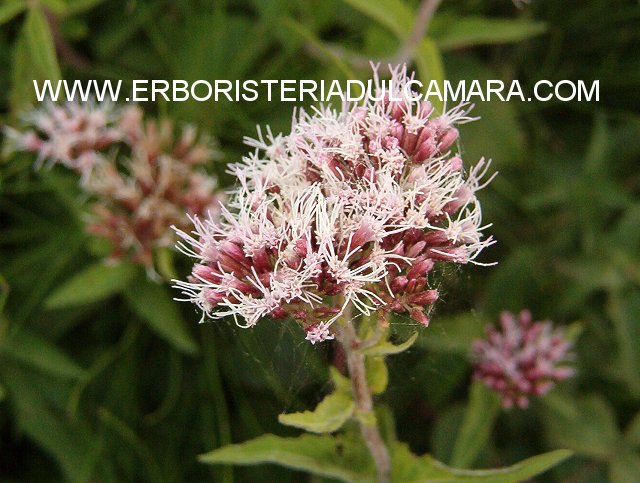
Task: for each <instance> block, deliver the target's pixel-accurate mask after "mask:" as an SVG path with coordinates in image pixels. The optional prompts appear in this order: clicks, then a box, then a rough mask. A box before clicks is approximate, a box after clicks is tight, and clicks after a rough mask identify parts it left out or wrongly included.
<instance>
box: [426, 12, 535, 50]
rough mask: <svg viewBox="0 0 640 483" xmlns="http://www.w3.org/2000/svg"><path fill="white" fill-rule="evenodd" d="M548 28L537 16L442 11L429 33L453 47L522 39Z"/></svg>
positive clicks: (444, 47)
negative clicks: (477, 14)
mask: <svg viewBox="0 0 640 483" xmlns="http://www.w3.org/2000/svg"><path fill="white" fill-rule="evenodd" d="M546 30H547V26H546V25H545V24H544V22H539V21H535V20H528V19H508V18H490V17H481V16H467V17H460V16H457V15H451V14H439V15H437V16H436V17H435V18H434V19H433V22H432V23H431V25H430V28H429V35H430V36H432V37H433V39H434V40H435V42H436V43H437V44H438V47H440V48H441V49H443V50H451V49H460V48H465V47H472V46H476V45H493V44H507V43H513V42H520V41H522V40H526V39H528V38H531V37H535V36H537V35H540V34H542V33H544V32H545V31H546Z"/></svg>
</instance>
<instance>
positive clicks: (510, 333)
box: [473, 310, 574, 408]
mask: <svg viewBox="0 0 640 483" xmlns="http://www.w3.org/2000/svg"><path fill="white" fill-rule="evenodd" d="M485 331H486V334H487V337H486V340H476V341H475V342H474V343H473V358H474V360H475V370H474V378H475V379H476V380H479V381H482V382H484V384H486V385H487V386H488V387H489V388H491V389H493V390H495V391H496V392H498V393H499V394H500V395H501V397H502V405H503V406H504V407H505V408H510V407H512V406H513V405H514V404H516V405H517V406H519V407H521V408H525V407H527V406H528V405H529V396H541V395H544V394H546V393H547V392H549V391H550V390H551V389H552V388H553V386H554V385H555V383H556V382H558V381H561V380H563V379H566V378H568V377H571V376H572V375H573V374H574V370H573V368H571V367H567V366H566V365H564V364H565V363H566V362H568V361H569V360H571V358H572V357H573V355H572V354H571V352H570V350H571V348H572V346H573V344H572V343H571V342H570V341H569V340H567V338H566V337H565V334H564V331H563V330H562V329H561V328H556V329H554V328H553V324H552V322H551V321H544V322H532V318H531V312H529V311H528V310H523V311H522V312H520V314H519V315H518V316H517V317H516V316H514V315H513V314H511V313H510V312H502V314H501V315H500V328H496V327H495V326H493V325H489V326H487V327H486V329H485Z"/></svg>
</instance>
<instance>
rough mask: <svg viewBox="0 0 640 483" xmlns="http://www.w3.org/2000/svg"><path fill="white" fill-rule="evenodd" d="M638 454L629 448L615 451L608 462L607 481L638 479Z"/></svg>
mask: <svg viewBox="0 0 640 483" xmlns="http://www.w3.org/2000/svg"><path fill="white" fill-rule="evenodd" d="M638 475H640V456H638V455H637V454H636V453H634V452H633V451H631V450H630V449H627V448H625V449H622V450H621V451H617V452H616V454H615V456H614V457H613V460H612V461H611V463H609V481H614V482H615V481H638Z"/></svg>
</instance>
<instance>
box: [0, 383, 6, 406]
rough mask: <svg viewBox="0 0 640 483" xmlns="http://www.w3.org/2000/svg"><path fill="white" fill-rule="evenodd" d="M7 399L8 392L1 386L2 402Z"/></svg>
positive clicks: (0, 396) (0, 399) (0, 395)
mask: <svg viewBox="0 0 640 483" xmlns="http://www.w3.org/2000/svg"><path fill="white" fill-rule="evenodd" d="M5 397H7V390H6V389H5V388H4V386H3V385H2V384H0V402H2V401H4V398H5Z"/></svg>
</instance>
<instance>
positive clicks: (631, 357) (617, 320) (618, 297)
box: [608, 289, 640, 394]
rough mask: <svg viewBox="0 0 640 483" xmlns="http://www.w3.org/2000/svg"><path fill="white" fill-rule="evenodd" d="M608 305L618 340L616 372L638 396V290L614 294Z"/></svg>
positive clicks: (639, 321) (639, 318)
mask: <svg viewBox="0 0 640 483" xmlns="http://www.w3.org/2000/svg"><path fill="white" fill-rule="evenodd" d="M608 305H609V307H608V312H609V315H610V317H611V320H612V321H613V324H614V327H615V329H616V337H617V340H618V359H619V364H618V371H619V372H620V375H621V376H622V378H623V379H624V381H626V382H627V384H628V385H629V388H630V389H631V390H632V391H633V392H634V393H635V394H640V346H639V345H638V342H637V341H638V339H639V338H640V290H638V289H629V290H625V291H624V292H621V293H616V294H614V295H612V297H611V299H610V301H609V304H608Z"/></svg>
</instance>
